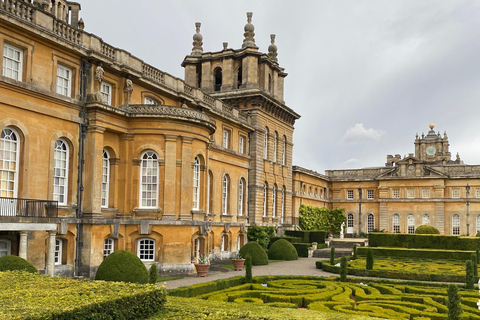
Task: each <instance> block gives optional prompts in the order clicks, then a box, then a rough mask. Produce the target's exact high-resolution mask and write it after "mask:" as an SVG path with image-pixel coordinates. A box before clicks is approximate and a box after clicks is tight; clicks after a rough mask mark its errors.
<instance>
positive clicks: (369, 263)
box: [366, 248, 373, 270]
mask: <svg viewBox="0 0 480 320" xmlns="http://www.w3.org/2000/svg"><path fill="white" fill-rule="evenodd" d="M366 269H367V270H372V269H373V250H372V248H368V250H367V266H366Z"/></svg>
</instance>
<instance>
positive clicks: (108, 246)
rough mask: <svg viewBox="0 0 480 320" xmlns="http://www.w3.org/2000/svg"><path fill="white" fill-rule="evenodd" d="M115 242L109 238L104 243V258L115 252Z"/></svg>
mask: <svg viewBox="0 0 480 320" xmlns="http://www.w3.org/2000/svg"><path fill="white" fill-rule="evenodd" d="M114 243H115V240H113V239H112V238H107V239H105V241H103V258H104V259H105V258H106V257H107V256H108V255H109V254H110V253H112V252H113V251H114V250H115V247H114Z"/></svg>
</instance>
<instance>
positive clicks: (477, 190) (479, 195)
mask: <svg viewBox="0 0 480 320" xmlns="http://www.w3.org/2000/svg"><path fill="white" fill-rule="evenodd" d="M475 193H476V197H477V198H480V188H477V189H475Z"/></svg>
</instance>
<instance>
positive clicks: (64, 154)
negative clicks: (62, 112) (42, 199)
mask: <svg viewBox="0 0 480 320" xmlns="http://www.w3.org/2000/svg"><path fill="white" fill-rule="evenodd" d="M68 158H69V150H68V145H67V143H66V142H65V140H63V139H58V140H57V141H56V142H55V150H54V156H53V159H54V163H53V200H56V201H58V204H62V205H66V204H67V191H68V169H69V163H68Z"/></svg>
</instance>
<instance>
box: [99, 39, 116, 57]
mask: <svg viewBox="0 0 480 320" xmlns="http://www.w3.org/2000/svg"><path fill="white" fill-rule="evenodd" d="M116 52H117V51H116V50H115V48H114V47H113V46H111V45H109V44H106V43H105V42H102V54H103V55H104V56H106V57H107V58H109V59H112V60H114V61H115V58H116V56H117V53H116Z"/></svg>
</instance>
